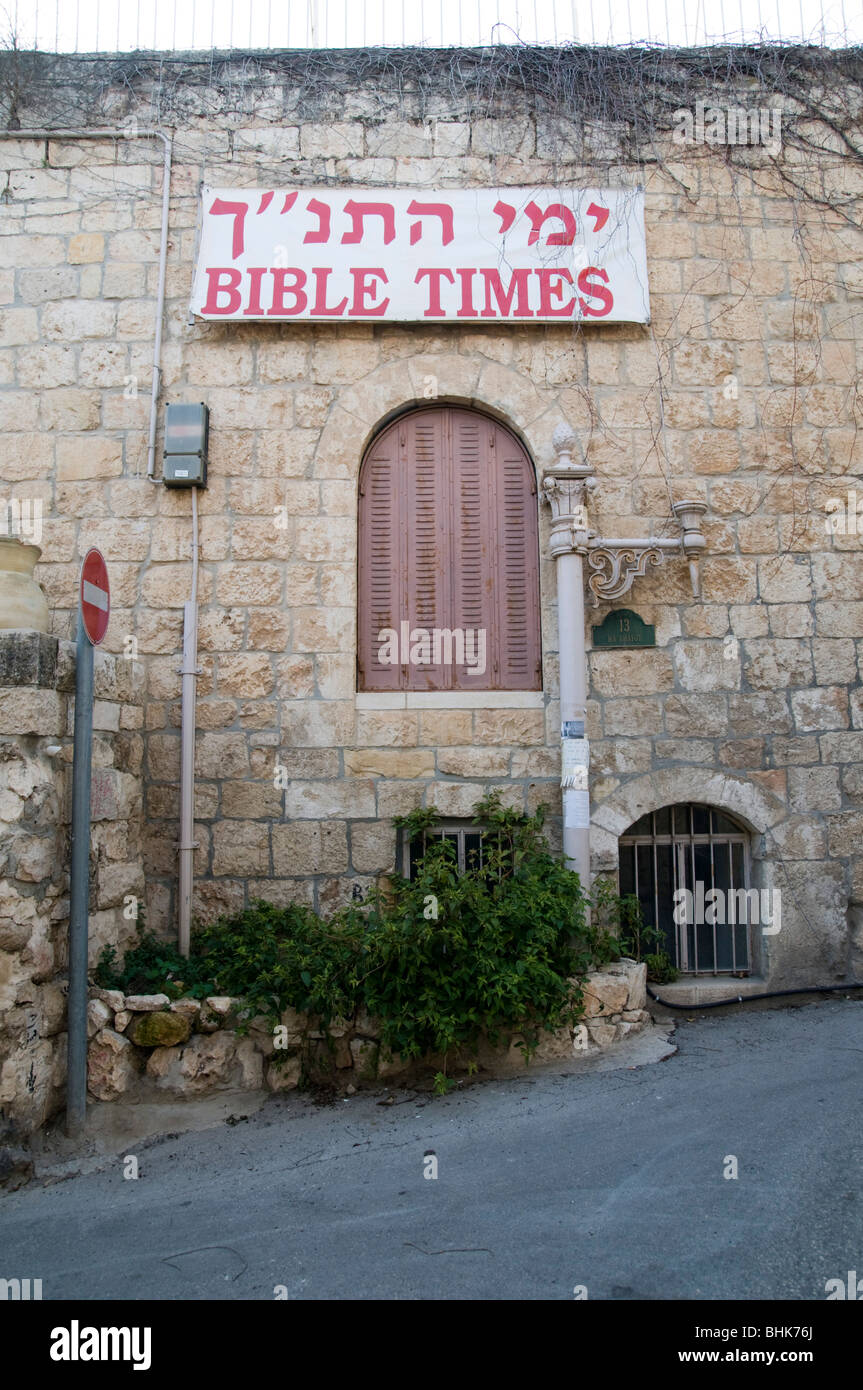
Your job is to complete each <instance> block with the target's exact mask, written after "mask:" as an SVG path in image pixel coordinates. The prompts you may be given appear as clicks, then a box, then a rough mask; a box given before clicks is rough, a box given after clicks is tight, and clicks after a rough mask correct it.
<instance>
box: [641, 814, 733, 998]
mask: <svg viewBox="0 0 863 1390" xmlns="http://www.w3.org/2000/svg"><path fill="white" fill-rule="evenodd" d="M619 849H620V861H619V863H620V867H619V881H620V892H621V893H623V894H630V893H631V894H634V895H635V896H636V897H637V898H638V901H639V903H640V904H641V911H642V915H643V917H644V920H645V922H647V923H648V924H649V925H651V926H656V927H658V928H659V930H660V932H661V933H662V936H663V941H662V942H661V943H660V945H662V946H664V949H665V950H666V951H667V952H668V955H669V956H670V957H671V960H672V961H673V963H674V964H675V966H676V967H677V969H678V970H679V971H681V973H682V974H686V975H725V974H730V975H748V974H749V973H750V971H751V969H752V964H751V961H752V940H751V926H752V923H753V920H755V921H757V920H758V913H757V907H758V895H757V893H756V892H755V890H754V889H750V886H749V885H750V876H749V835H748V833H747V831H746V830H745V828H744V827H743V826H742V825H741V824H740V823H739V822H738V821H736V820H735V819H734V817H733V816H731V815H729V814H728V813H727V812H726V811H720V810H717V809H716V808H715V807H711V806H705V805H701V804H699V803H697V802H685V803H683V804H682V805H675V806H664V807H662V809H661V810H657V811H648V812H647V814H646V815H643V816H641V817H640V818H639V819H638V820H637V821H636V822H635V823H634V824H633V825H631V826H629V828H628V829H627V830H626V831H624V833H623V834H622V835H621V837H620V844H619ZM753 895H754V901H753ZM753 909H755V910H754V911H753Z"/></svg>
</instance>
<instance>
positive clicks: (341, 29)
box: [0, 0, 863, 53]
mask: <svg viewBox="0 0 863 1390" xmlns="http://www.w3.org/2000/svg"><path fill="white" fill-rule="evenodd" d="M4 14H5V16H6V18H5V20H4V19H3V16H4ZM0 30H5V31H6V36H7V37H8V32H9V31H10V30H12V31H14V32H16V33H17V34H18V36H19V43H20V45H21V46H22V47H26V48H33V47H34V46H35V47H38V48H40V49H43V50H47V51H49V52H73V53H74V52H80V53H92V52H129V51H132V50H134V49H136V48H146V49H153V48H156V49H159V50H162V51H170V50H174V49H188V48H198V49H210V48H214V47H215V48H307V47H313V48H315V47H320V48H326V47H334V48H343V47H365V46H375V45H380V44H386V45H388V46H402V45H417V44H425V45H427V46H431V47H438V46H449V45H453V44H457V45H464V46H473V45H475V44H478V43H483V44H485V43H494V42H504V43H506V42H509V43H514V42H518V41H522V42H527V43H566V42H571V41H573V40H576V41H580V42H584V43H598V44H606V43H612V44H618V43H623V44H625V43H630V42H640V41H645V40H646V41H650V42H654V43H671V44H680V45H684V46H689V45H693V44H701V43H705V42H707V43H710V42H718V41H720V40H721V39H722V38H723V37H726V38H727V39H729V40H730V41H732V42H739V41H740V40H741V39H744V38H745V39H748V40H752V39H755V38H757V37H758V36H759V34H762V35H763V36H764V37H765V38H768V39H782V40H789V39H792V40H799V39H800V38H801V37H803V38H805V39H806V40H808V41H809V42H812V43H827V44H829V45H831V46H837V45H843V44H844V43H846V42H847V43H849V44H850V43H858V44H859V43H863V4H861V0H0Z"/></svg>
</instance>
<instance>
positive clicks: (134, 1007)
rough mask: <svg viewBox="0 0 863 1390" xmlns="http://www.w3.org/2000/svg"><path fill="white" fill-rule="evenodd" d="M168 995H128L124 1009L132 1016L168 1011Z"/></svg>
mask: <svg viewBox="0 0 863 1390" xmlns="http://www.w3.org/2000/svg"><path fill="white" fill-rule="evenodd" d="M169 1003H170V1000H169V999H168V996H167V994H127V995H126V999H125V1002H124V1004H123V1006H122V1007H123V1008H125V1009H128V1011H129V1013H132V1014H152V1013H156V1012H157V1011H161V1010H163V1009H167V1007H168V1004H169Z"/></svg>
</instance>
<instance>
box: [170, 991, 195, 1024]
mask: <svg viewBox="0 0 863 1390" xmlns="http://www.w3.org/2000/svg"><path fill="white" fill-rule="evenodd" d="M169 1008H170V1011H171V1013H172V1014H181V1015H182V1017H183V1018H188V1019H189V1021H190V1022H191V1023H192V1025H193V1026H194V1023H195V1020H196V1019H197V1018H198V1016H199V1014H200V1012H201V1004H200V1001H199V1000H197V999H185V998H183V999H174V1000H173V1001H172V1002H171V1004H170V1005H169Z"/></svg>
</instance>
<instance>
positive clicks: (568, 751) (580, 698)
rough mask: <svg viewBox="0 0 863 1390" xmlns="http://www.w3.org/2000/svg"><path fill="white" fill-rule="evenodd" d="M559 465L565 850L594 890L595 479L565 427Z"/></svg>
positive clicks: (556, 548) (552, 487)
mask: <svg viewBox="0 0 863 1390" xmlns="http://www.w3.org/2000/svg"><path fill="white" fill-rule="evenodd" d="M553 443H554V449H555V452H556V454H557V461H556V463H554V464H553V465H552V467H551V468H549V469H547V470H546V471H545V474H544V475H543V481H542V492H543V496H544V497H545V499H546V501H547V502H548V503H549V505H550V506H551V511H552V523H551V536H550V540H549V549H550V551H551V554H552V556H553V557H554V559H555V562H556V564H555V568H556V571H557V613H558V628H559V634H558V637H559V640H558V647H559V660H560V725H561V729H560V732H561V776H560V784H561V788H562V793H563V850H564V856H565V860H566V863H567V867H569V868H572V869H574V870H575V871H576V872H577V873H578V876H579V878H580V880H581V885H582V888H583V889H584V891H585V892H586V893H587V892H589V891H590V790H589V782H588V774H589V768H588V761H587V741H586V728H585V720H586V715H587V652H586V647H585V626H584V624H585V614H584V560H583V557H584V556H585V555H586V554H587V549H588V540H589V532H588V529H587V510H586V505H585V503H586V498H587V493H588V491H589V489H590V488H591V487H592V486H593V484H594V482H595V479H594V476H593V472H592V470H591V468H590V467H589V465H588V464H586V463H580V464H579V463H575V462H574V460H573V458H572V450H573V449H574V448H575V447H576V437H575V433H574V431H573V430H571V429H570V427H569V426H568V425H564V424H560V425H558V427H557V429H556V430H555V431H554V435H553Z"/></svg>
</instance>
